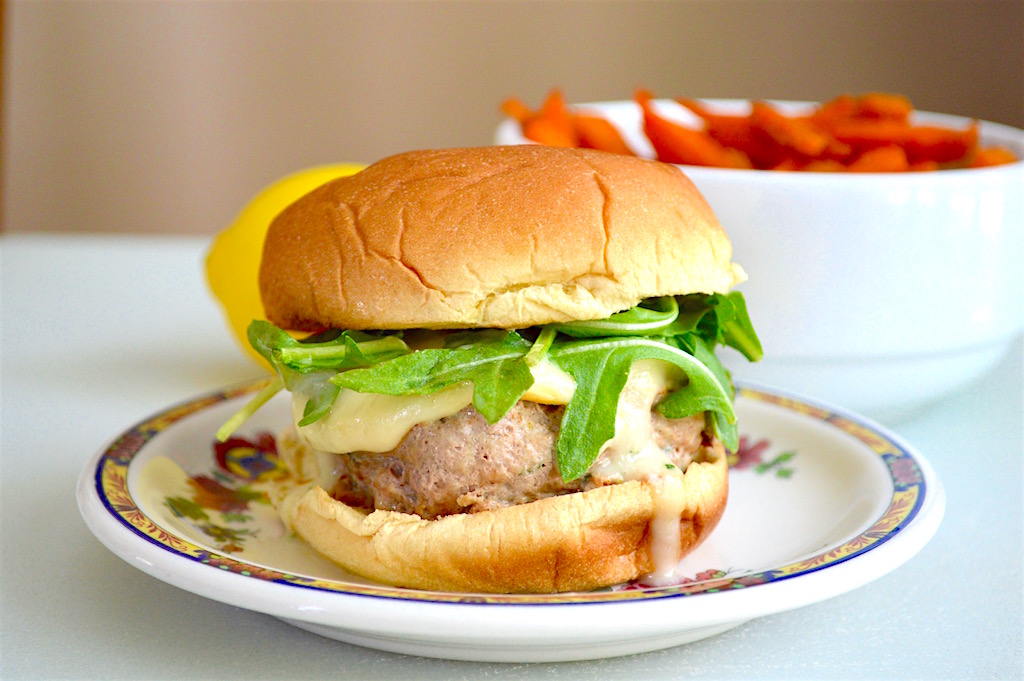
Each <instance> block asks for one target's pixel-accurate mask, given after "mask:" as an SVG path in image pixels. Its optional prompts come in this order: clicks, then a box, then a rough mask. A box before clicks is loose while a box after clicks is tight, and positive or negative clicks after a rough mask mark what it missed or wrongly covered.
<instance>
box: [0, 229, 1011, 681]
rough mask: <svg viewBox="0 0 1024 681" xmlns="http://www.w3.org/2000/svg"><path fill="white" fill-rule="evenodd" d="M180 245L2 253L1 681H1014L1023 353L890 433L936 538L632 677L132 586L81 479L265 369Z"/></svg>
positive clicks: (636, 664)
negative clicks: (920, 470)
mask: <svg viewBox="0 0 1024 681" xmlns="http://www.w3.org/2000/svg"><path fill="white" fill-rule="evenodd" d="M206 247H207V242H206V241H204V240H200V239H195V238H156V237H99V236H91V237H82V236H77V237H73V236H63V235H48V236H22V235H6V236H4V237H3V238H2V239H0V253H2V262H0V268H2V269H0V272H2V301H0V305H2V307H0V314H2V317H0V318H2V337H0V351H2V367H0V372H2V373H0V379H2V406H0V408H2V411H0V414H2V425H0V438H2V440H0V453H2V467H0V484H2V491H0V540H2V545H0V549H2V575H0V595H2V601H0V603H2V624H0V644H2V646H0V677H2V678H5V679H8V678H75V679H77V678H89V679H140V678H153V679H157V678H161V679H163V678H167V679H178V678H181V679H185V678H187V679H194V678H223V679H228V678H246V679H252V678H300V677H301V678H305V679H318V678H330V679H339V680H340V679H370V678H372V679H422V680H427V679H470V678H472V679H476V678H493V679H512V678H538V679H544V678H558V679H569V678H572V679H575V678H581V679H602V680H607V679H653V678H691V677H694V678H752V677H757V678H800V677H803V678H821V677H829V678H904V677H912V678H1020V677H1021V676H1022V675H1024V623H1022V610H1024V593H1022V590H1024V575H1022V570H1021V565H1022V557H1024V530H1022V518H1024V513H1022V509H1024V506H1022V488H1024V479H1022V471H1024V465H1022V461H1024V456H1022V454H1024V442H1022V441H1024V431H1022V428H1024V426H1022V423H1024V398H1022V392H1024V389H1022V386H1024V369H1022V355H1024V345H1022V343H1021V342H1020V341H1019V340H1018V343H1017V344H1016V347H1015V351H1014V352H1013V353H1012V354H1011V355H1009V356H1007V357H1006V358H1005V359H1004V360H1003V361H1002V363H1001V364H1000V366H999V367H998V368H997V369H996V370H995V371H993V372H992V373H991V374H990V375H989V376H987V377H986V378H984V379H983V380H981V381H979V382H977V383H976V384H974V385H973V386H971V387H970V388H968V389H966V390H964V391H963V392H962V393H961V394H960V395H958V396H956V397H954V398H952V399H948V400H946V401H944V402H942V403H939V404H936V405H934V406H933V407H931V408H929V409H928V410H927V411H925V412H923V413H921V414H920V415H918V416H917V417H915V418H914V419H912V420H909V421H903V422H899V423H889V424H885V425H888V426H890V427H891V428H892V429H893V430H894V431H895V432H896V433H897V434H898V435H900V436H902V437H903V438H905V439H906V440H907V441H909V442H910V443H911V444H912V445H914V446H915V447H916V448H917V449H918V450H919V451H920V452H921V453H922V454H923V455H924V456H925V457H926V458H927V459H928V460H929V461H930V462H931V463H932V465H933V466H934V468H935V469H936V471H937V473H938V475H939V477H940V478H941V480H942V482H943V484H944V486H945V489H946V495H947V506H946V515H945V519H944V521H943V524H942V526H941V527H940V528H939V531H938V533H937V534H936V536H935V538H934V539H933V540H932V541H931V543H929V544H928V546H926V547H925V549H924V550H923V551H922V552H921V553H920V554H918V555H917V556H916V557H915V558H913V559H911V560H910V562H908V563H907V564H905V565H903V566H902V567H900V568H898V569H897V570H895V571H894V572H892V573H890V574H889V575H887V576H885V577H882V578H881V579H879V580H877V581H875V582H872V583H870V584H868V585H867V586H864V587H862V588H859V589H856V590H854V591H852V592H850V593H847V594H845V595H843V596H839V597H836V598H834V599H831V600H828V601H825V602H823V603H820V604H817V605H814V606H809V607H805V608H800V609H797V610H792V611H789V612H786V613H783V614H780V615H774V616H770V617H765V618H762V619H758V620H754V621H751V622H749V623H747V624H745V625H742V626H740V627H738V628H736V629H733V630H731V631H728V632H726V633H724V634H721V635H719V636H716V637H713V638H710V639H706V640H704V641H699V642H697V643H693V644H689V645H686V646H682V647H678V648H673V649H669V650H664V651H660V652H654V653H647V654H643V655H636V656H632V657H625V658H617V659H609V660H600V661H594V662H578V663H566V664H538V665H517V664H506V665H489V664H482V663H464V662H449V661H442V660H429V659H423V658H416V657H406V656H401V655H394V654H389V653H383V652H378V651H374V650H368V649H362V648H358V647H355V646H351V645H347V644H344V643H339V642H336V641H333V640H329V639H325V638H321V637H318V636H316V635H314V634H310V633H306V632H304V631H301V630H299V629H297V628H295V627H292V626H290V625H288V624H285V623H283V622H281V621H279V620H277V619H274V618H272V617H269V616H266V615H262V614H257V613H253V612H249V611H247V610H244V609H240V608H236V607H232V606H228V605H224V604H221V603H218V602H214V601H210V600H207V599H204V598H202V597H199V596H195V595H193V594H191V593H188V592H185V591H182V590H179V589H177V588H175V587H173V586H169V585H167V584H165V583H163V582H161V581H158V580H156V579H154V578H152V577H149V576H148V575H146V574H144V573H142V572H140V571H139V570H136V569H135V568H133V567H132V566H130V565H129V564H127V563H125V562H123V561H122V560H120V559H119V558H117V557H115V556H114V555H113V554H112V553H110V552H109V551H107V550H106V549H105V548H104V547H103V546H102V545H101V544H100V543H99V541H97V540H96V539H95V538H93V536H92V535H91V534H90V533H89V531H88V530H87V529H86V527H85V524H84V523H83V521H82V520H81V518H80V516H79V513H78V509H77V507H76V503H75V484H76V480H77V478H78V475H79V473H80V471H81V469H82V467H83V465H84V464H85V462H86V460H87V459H89V458H90V456H91V455H92V454H93V453H94V452H96V451H97V450H98V449H99V448H100V447H101V446H103V445H104V444H105V442H106V441H107V440H108V439H109V438H110V437H112V436H113V435H116V434H118V433H120V432H121V431H123V430H125V429H126V428H127V427H129V426H131V425H132V424H134V423H135V422H137V421H139V420H140V419H142V418H144V417H146V416H148V415H150V414H152V413H154V412H156V411H158V410H160V409H161V408H163V407H166V406H168V405H170V404H172V403H175V402H179V401H182V400H184V399H187V398H189V397H191V396H194V395H196V394H198V393H202V392H205V391H208V390H211V389H214V388H218V387H221V386H224V385H227V384H231V383H237V382H238V381H241V380H244V379H247V378H251V377H254V376H257V375H259V374H260V370H259V369H258V368H257V367H256V366H255V364H252V363H250V362H249V360H247V359H246V358H245V356H244V355H242V353H241V352H240V351H239V349H238V348H237V346H236V345H235V344H234V343H233V341H232V340H231V338H230V336H229V335H228V333H227V331H226V328H225V325H224V323H223V321H222V319H221V316H220V312H219V310H218V309H217V307H216V305H215V303H214V302H213V300H212V299H211V298H210V296H209V294H208V292H207V291H206V288H205V284H204V282H203V276H202V257H203V254H204V253H205V249H206Z"/></svg>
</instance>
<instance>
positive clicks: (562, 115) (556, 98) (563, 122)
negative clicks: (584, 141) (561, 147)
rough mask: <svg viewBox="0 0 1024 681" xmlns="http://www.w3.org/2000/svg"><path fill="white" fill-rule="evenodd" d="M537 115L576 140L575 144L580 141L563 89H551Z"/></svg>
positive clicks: (564, 134)
mask: <svg viewBox="0 0 1024 681" xmlns="http://www.w3.org/2000/svg"><path fill="white" fill-rule="evenodd" d="M537 116H538V118H542V119H544V120H546V121H548V123H549V124H550V125H551V126H552V127H553V128H557V129H558V130H559V131H560V133H561V134H562V135H563V136H564V137H565V138H567V139H571V140H574V146H575V142H578V140H577V139H576V131H575V130H574V129H573V125H572V118H571V116H570V115H569V110H568V109H567V108H566V106H565V98H564V97H563V96H562V91H561V90H559V89H557V88H555V89H553V90H551V92H550V93H549V94H548V96H547V99H545V100H544V103H543V104H541V107H540V111H538V112H537Z"/></svg>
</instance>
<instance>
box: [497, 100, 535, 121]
mask: <svg viewBox="0 0 1024 681" xmlns="http://www.w3.org/2000/svg"><path fill="white" fill-rule="evenodd" d="M501 112H502V113H503V114H505V115H506V116H508V117H509V118H514V119H515V120H517V121H519V124H520V125H522V124H524V123H526V122H527V121H528V120H530V119H531V118H533V111H532V110H531V109H530V107H528V106H526V104H524V103H523V100H521V99H519V98H517V97H509V98H508V99H506V100H505V101H504V102H502V103H501Z"/></svg>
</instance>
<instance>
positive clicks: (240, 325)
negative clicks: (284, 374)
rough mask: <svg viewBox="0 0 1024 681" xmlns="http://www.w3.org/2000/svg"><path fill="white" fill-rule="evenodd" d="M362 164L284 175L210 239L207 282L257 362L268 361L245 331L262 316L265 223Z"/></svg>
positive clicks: (267, 225)
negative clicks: (247, 337)
mask: <svg viewBox="0 0 1024 681" xmlns="http://www.w3.org/2000/svg"><path fill="white" fill-rule="evenodd" d="M363 167H364V166H362V165H358V164H354V163H342V164H335V165H326V166H317V167H314V168H308V169H306V170H300V171H298V172H296V173H293V174H291V175H287V176H285V177H283V178H281V179H280V180H277V181H276V182H274V183H273V184H271V185H270V186H268V187H266V188H265V189H264V190H263V191H261V192H260V193H259V194H258V195H257V196H256V198H254V199H253V200H252V201H250V202H249V204H248V205H246V206H245V208H243V209H242V211H241V212H240V213H239V214H238V217H237V218H235V221H234V223H233V224H231V226H230V227H228V228H227V229H225V230H224V231H223V232H221V233H220V234H218V235H217V237H216V238H215V239H214V240H213V244H212V245H211V246H210V250H209V252H207V254H206V283H207V284H208V285H209V287H210V291H211V292H212V293H213V295H214V297H215V298H216V299H217V301H218V302H219V303H220V306H221V308H222V310H223V312H224V316H225V317H226V318H227V323H228V326H229V327H230V328H231V331H232V333H233V334H234V336H235V339H236V340H237V341H238V343H239V344H240V345H241V346H242V348H244V349H245V351H246V352H247V353H248V354H249V356H251V357H253V358H254V359H255V360H256V361H257V362H259V363H260V364H262V365H264V366H267V364H266V362H265V361H264V360H263V358H262V357H260V356H259V354H258V353H257V352H256V351H255V350H253V349H252V348H251V347H250V346H249V341H248V340H247V339H246V334H245V330H246V328H247V327H248V326H249V322H251V321H252V320H254V319H264V318H265V317H264V313H263V303H262V302H261V301H260V291H259V283H258V281H257V278H258V274H259V267H260V255H261V253H262V250H263V239H264V237H265V236H266V234H267V227H269V226H270V223H271V221H272V220H273V219H274V218H275V217H277V214H278V213H280V212H281V211H282V210H284V208H285V207H286V206H288V205H289V204H290V203H292V202H293V201H295V200H296V199H298V198H299V197H300V196H303V195H304V194H307V193H309V192H311V191H312V190H314V189H316V188H317V187H319V186H320V185H322V184H324V183H326V182H329V181H330V180H333V179H335V178H338V177H342V176H344V175H353V174H355V173H357V172H359V171H360V170H362V169H363ZM268 368H269V367H268Z"/></svg>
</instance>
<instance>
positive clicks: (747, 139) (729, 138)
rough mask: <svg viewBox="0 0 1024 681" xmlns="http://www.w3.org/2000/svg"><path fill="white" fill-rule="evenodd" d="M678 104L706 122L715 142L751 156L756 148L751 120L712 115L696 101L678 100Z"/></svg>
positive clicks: (708, 131) (742, 117) (680, 98)
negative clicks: (751, 150) (752, 149)
mask: <svg viewBox="0 0 1024 681" xmlns="http://www.w3.org/2000/svg"><path fill="white" fill-rule="evenodd" d="M676 102H678V103H679V104H681V105H682V106H685V107H686V108H687V109H689V110H690V111H692V112H693V113H694V114H696V115H697V116H698V117H700V118H701V120H703V121H704V126H705V130H706V131H707V133H708V135H710V136H711V138H712V139H713V140H715V141H716V142H718V143H719V144H721V145H723V146H726V147H733V148H734V149H739V150H740V151H742V152H744V153H747V154H748V155H749V153H750V151H749V150H750V149H751V148H752V147H753V146H754V144H755V142H754V140H753V137H752V134H751V128H750V119H749V118H748V117H746V116H730V115H725V114H716V113H712V112H711V111H710V110H708V108H707V107H706V106H704V105H703V104H701V103H700V102H698V101H697V100H694V99H687V98H685V97H678V98H676Z"/></svg>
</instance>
